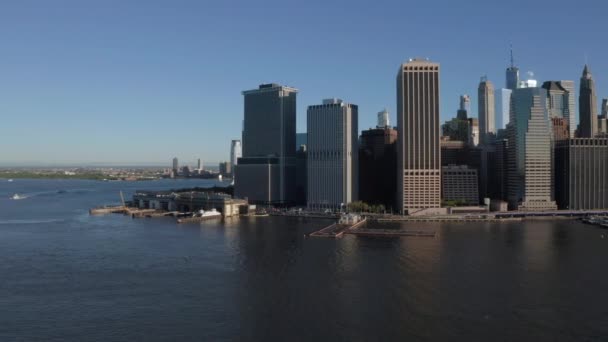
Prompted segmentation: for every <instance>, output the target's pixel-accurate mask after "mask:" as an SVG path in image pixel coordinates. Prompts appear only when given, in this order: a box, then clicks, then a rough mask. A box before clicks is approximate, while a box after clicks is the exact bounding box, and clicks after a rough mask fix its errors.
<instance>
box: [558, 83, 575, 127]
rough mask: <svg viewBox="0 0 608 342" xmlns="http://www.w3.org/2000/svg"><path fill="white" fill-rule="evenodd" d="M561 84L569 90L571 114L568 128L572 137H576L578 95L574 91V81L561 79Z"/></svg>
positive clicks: (569, 110) (569, 109)
mask: <svg viewBox="0 0 608 342" xmlns="http://www.w3.org/2000/svg"><path fill="white" fill-rule="evenodd" d="M559 85H561V86H562V88H564V89H565V90H566V91H567V92H568V113H569V115H570V117H569V119H568V129H569V132H570V138H574V132H575V131H576V95H575V91H574V81H568V80H561V81H559Z"/></svg>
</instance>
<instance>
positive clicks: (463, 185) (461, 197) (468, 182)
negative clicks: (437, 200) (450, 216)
mask: <svg viewBox="0 0 608 342" xmlns="http://www.w3.org/2000/svg"><path fill="white" fill-rule="evenodd" d="M477 181H478V176H477V170H475V169H471V168H469V167H468V166H466V165H449V166H444V167H442V170H441V195H442V199H443V201H444V202H459V203H460V204H466V205H478V204H479V191H478V188H477Z"/></svg>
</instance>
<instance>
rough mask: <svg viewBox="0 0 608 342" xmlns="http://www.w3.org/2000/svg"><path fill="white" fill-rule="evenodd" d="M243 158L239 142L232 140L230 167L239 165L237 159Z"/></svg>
mask: <svg viewBox="0 0 608 342" xmlns="http://www.w3.org/2000/svg"><path fill="white" fill-rule="evenodd" d="M242 156H243V149H242V147H241V141H240V140H232V142H231V143H230V164H232V167H234V166H235V165H237V164H238V163H239V158H241V157H242Z"/></svg>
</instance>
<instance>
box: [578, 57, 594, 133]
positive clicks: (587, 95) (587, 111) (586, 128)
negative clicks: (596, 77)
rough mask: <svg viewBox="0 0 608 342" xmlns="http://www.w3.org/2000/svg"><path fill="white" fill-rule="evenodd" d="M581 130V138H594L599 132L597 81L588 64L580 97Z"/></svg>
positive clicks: (582, 80) (582, 79)
mask: <svg viewBox="0 0 608 342" xmlns="http://www.w3.org/2000/svg"><path fill="white" fill-rule="evenodd" d="M578 113H579V116H580V118H579V122H580V123H579V131H578V136H579V137H581V138H594V137H595V135H596V134H597V97H596V95H595V82H594V81H593V76H592V75H591V71H590V70H589V67H588V66H587V64H585V68H584V69H583V76H582V77H581V86H580V91H579V97H578Z"/></svg>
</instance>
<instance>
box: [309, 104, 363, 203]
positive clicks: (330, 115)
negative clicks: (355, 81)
mask: <svg viewBox="0 0 608 342" xmlns="http://www.w3.org/2000/svg"><path fill="white" fill-rule="evenodd" d="M357 112H358V109H357V105H354V104H349V103H345V102H343V101H342V100H340V99H329V100H323V104H320V105H314V106H309V107H308V111H307V125H306V127H307V129H308V145H307V146H306V148H307V153H308V160H307V168H308V178H307V181H308V191H307V197H308V200H307V202H308V207H309V208H314V209H341V206H342V205H346V204H348V203H350V202H354V201H356V200H357V199H358V193H359V191H358V187H359V178H358V171H359V162H358V160H359V147H358V138H359V128H358V121H359V119H358V113H357Z"/></svg>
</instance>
